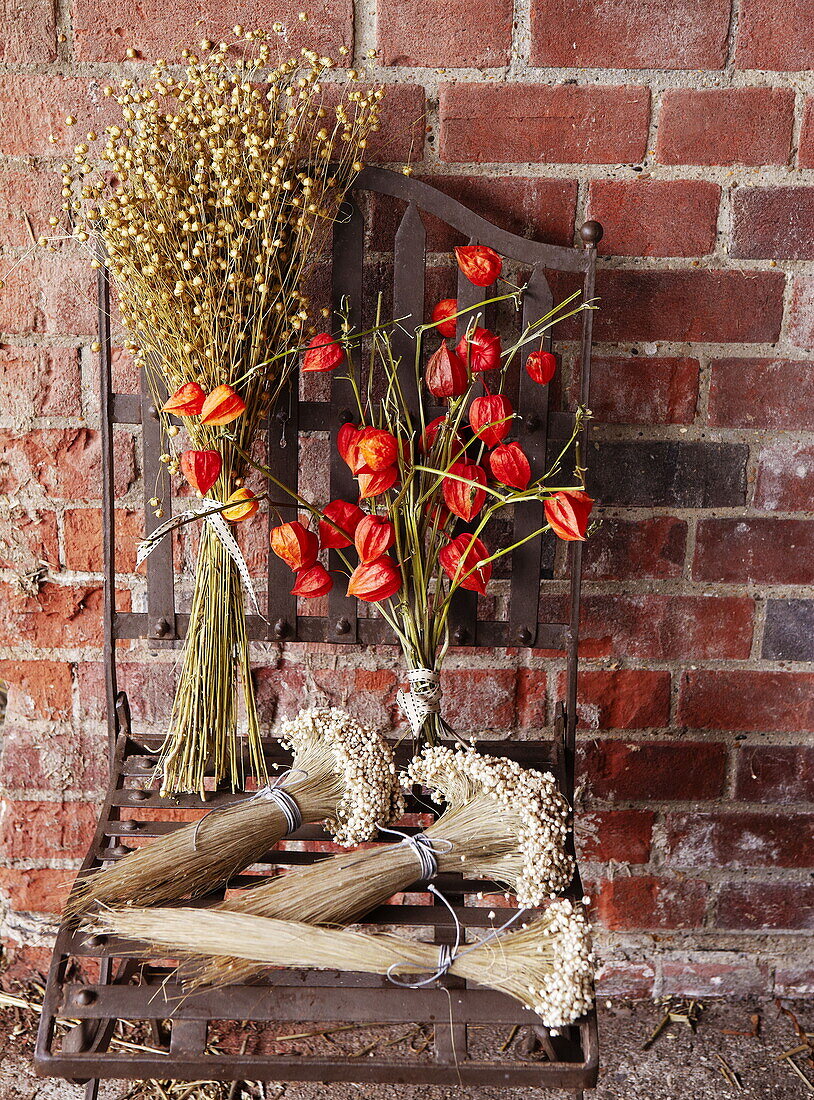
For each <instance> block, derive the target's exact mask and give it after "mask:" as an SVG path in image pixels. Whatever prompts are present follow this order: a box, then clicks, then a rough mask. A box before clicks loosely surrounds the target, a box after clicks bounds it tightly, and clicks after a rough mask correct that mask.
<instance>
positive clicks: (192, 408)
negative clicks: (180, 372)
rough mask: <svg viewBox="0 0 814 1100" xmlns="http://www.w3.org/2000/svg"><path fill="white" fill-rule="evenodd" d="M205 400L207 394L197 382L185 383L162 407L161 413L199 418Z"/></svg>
mask: <svg viewBox="0 0 814 1100" xmlns="http://www.w3.org/2000/svg"><path fill="white" fill-rule="evenodd" d="M205 400H206V394H205V393H204V391H203V390H202V389H201V387H200V386H199V385H198V383H197V382H185V383H184V384H183V386H181V388H180V389H177V390H176V391H175V393H174V394H173V395H172V397H170V398H168V399H167V401H166V402H165V403H164V404H163V405H162V406H161V411H162V412H169V413H175V415H176V416H197V415H198V414H199V413H200V411H201V409H202V408H203V403H204V401H205Z"/></svg>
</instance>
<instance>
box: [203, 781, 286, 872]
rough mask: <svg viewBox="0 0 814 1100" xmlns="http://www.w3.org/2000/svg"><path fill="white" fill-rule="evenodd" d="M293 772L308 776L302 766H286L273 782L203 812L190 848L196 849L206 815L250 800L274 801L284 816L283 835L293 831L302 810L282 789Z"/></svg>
mask: <svg viewBox="0 0 814 1100" xmlns="http://www.w3.org/2000/svg"><path fill="white" fill-rule="evenodd" d="M295 773H296V774H299V775H301V776H302V777H303V779H307V778H308V772H307V771H304V770H303V769H302V768H286V769H285V771H282V772H280V774H279V775H278V776H277V777H276V778H275V780H274V782H273V783H267V784H266V785H265V787H260V789H259V790H257V791H254V792H253V793H252V794H250V795H247V796H246V798H241V799H239V800H238V801H237V802H232V803H231V804H230V805H228V806H216V807H215V808H214V809H212V810H210V811H209V813H206V814H204V815H203V817H202V818H201V819H200V820H199V821H198V824H197V825H196V826H195V832H194V833H193V836H192V850H193V851H194V852H197V851H198V830H199V829H200V827H201V825H203V823H204V821H206V819H207V818H208V817H211V815H212V814H216V813H218V812H222V811H223V810H232V809H234V807H235V806H246V805H248V804H249V803H250V802H274V803H275V804H276V805H277V806H278V807H279V809H280V810H281V811H282V814H283V817H284V818H285V823H286V830H285V834H284V835H285V836H288V835H289V833H295V832H296V831H297V829H299V828H300V827H301V826H302V812H301V810H300V808H299V806H298V805H297V803H296V801H295V800H294V798H293V797H292V796H291V795H290V794H289V792H288V791H286V790H283V784H285V783H286V782H288V780H289V779H291V777H292V776H293V775H294V774H295Z"/></svg>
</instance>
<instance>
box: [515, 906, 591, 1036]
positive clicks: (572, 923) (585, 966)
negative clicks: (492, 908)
mask: <svg viewBox="0 0 814 1100" xmlns="http://www.w3.org/2000/svg"><path fill="white" fill-rule="evenodd" d="M538 926H539V928H538ZM529 932H530V933H532V935H539V936H540V940H541V942H540V943H539V944H538V947H537V952H538V955H539V957H540V960H541V962H542V960H543V958H545V959H546V961H547V962H548V966H546V967H545V969H544V970H543V968H542V967H541V968H540V970H541V971H543V972H542V973H538V972H537V970H538V968H537V967H533V969H534V971H535V981H537V982H538V983H539V984H537V985H534V984H532V985H531V986H530V989H529V997H528V1000H527V1003H528V1004H529V1006H530V1007H531V1008H533V1009H534V1011H535V1012H536V1013H537V1014H538V1015H539V1016H540V1017H541V1018H542V1020H543V1023H544V1024H545V1025H546V1027H550V1028H561V1027H567V1026H568V1025H569V1024H572V1023H573V1022H574V1021H575V1020H577V1019H579V1017H580V1016H584V1015H585V1013H586V1012H588V1011H589V1009H590V1008H591V1007H592V1005H593V1000H594V988H593V982H594V954H593V951H592V950H591V926H590V924H589V923H588V921H587V920H586V917H585V912H584V910H583V908H582V906H580V905H574V904H573V903H572V902H570V901H568V900H567V899H561V900H559V901H554V902H552V903H551V905H550V906H549V907H548V909H547V910H546V915H545V919H544V920H543V921H537V922H535V923H534V924H532V925H530V926H529Z"/></svg>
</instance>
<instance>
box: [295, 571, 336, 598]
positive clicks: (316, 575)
mask: <svg viewBox="0 0 814 1100" xmlns="http://www.w3.org/2000/svg"><path fill="white" fill-rule="evenodd" d="M333 586H334V580H333V577H332V576H331V574H330V573H329V572H328V570H327V569H326V568H325V566H324V565H320V564H319V562H317V564H316V565H309V566H308V567H307V568H306V569H298V570H297V579H296V580H295V581H294V587H293V588H292V589H291V595H292V596H302V597H303V598H304V599H306V600H315V599H316V598H317V596H327V595H328V593H329V592H330V591H331V589H332V588H333Z"/></svg>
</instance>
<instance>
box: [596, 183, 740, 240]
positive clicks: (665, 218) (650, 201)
mask: <svg viewBox="0 0 814 1100" xmlns="http://www.w3.org/2000/svg"><path fill="white" fill-rule="evenodd" d="M720 197H721V189H720V187H719V186H718V185H717V184H716V183H709V182H707V181H704V180H594V181H593V182H592V183H591V184H590V189H589V193H588V216H589V217H590V218H595V219H596V221H598V222H601V224H602V226H603V227H604V230H605V235H604V237H603V238H602V241H601V242H600V245H599V251H600V252H601V253H608V254H610V255H613V256H703V255H706V254H707V253H708V252H711V251H712V250H713V248H714V247H715V230H716V225H717V221H718V201H719V199H720Z"/></svg>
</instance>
